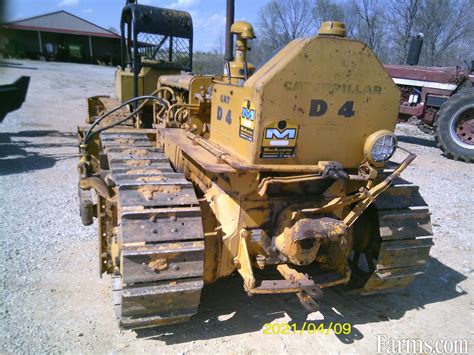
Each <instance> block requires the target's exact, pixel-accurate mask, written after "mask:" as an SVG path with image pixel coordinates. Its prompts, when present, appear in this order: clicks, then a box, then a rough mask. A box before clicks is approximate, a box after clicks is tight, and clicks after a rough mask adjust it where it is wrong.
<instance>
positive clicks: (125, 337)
mask: <svg viewBox="0 0 474 355" xmlns="http://www.w3.org/2000/svg"><path fill="white" fill-rule="evenodd" d="M10 63H13V65H8V66H6V65H5V62H3V63H0V64H1V66H0V84H5V83H8V82H12V81H13V80H15V79H16V78H17V77H18V76H20V75H30V76H31V77H32V80H31V84H30V89H29V92H28V97H27V100H26V102H25V103H24V105H23V107H22V108H21V109H20V110H18V111H16V112H13V113H11V114H9V115H8V116H7V118H6V119H5V121H4V122H3V124H1V125H0V189H1V190H0V231H1V236H0V260H1V261H0V270H1V279H0V282H1V289H0V292H1V297H0V320H1V321H0V352H2V353H4V352H6V353H18V352H21V353H45V352H48V353H49V352H74V353H76V352H99V353H104V352H107V353H110V352H113V353H116V352H124V353H136V352H165V353H191V352H202V353H204V352H205V353H212V352H213V353H216V352H217V353H229V352H231V353H239V354H249V353H264V352H265V353H266V352H273V353H308V352H315V351H319V352H344V353H369V352H375V351H376V350H377V337H376V335H377V334H386V335H387V336H389V337H392V338H395V339H402V338H411V339H413V338H419V339H447V338H448V339H460V338H463V339H469V341H470V343H471V344H470V347H471V350H472V335H473V323H472V312H473V307H472V301H473V298H472V296H471V294H472V292H473V291H474V288H473V286H474V285H473V282H472V280H473V272H474V266H473V262H472V260H473V258H472V237H473V235H474V225H473V223H472V218H473V211H474V208H473V204H472V200H473V197H474V196H473V191H474V179H473V173H474V165H469V164H466V163H462V162H456V161H452V160H448V159H446V158H445V157H444V156H442V154H441V152H440V151H439V150H438V149H437V148H436V146H435V143H434V141H433V139H432V137H431V136H429V135H426V134H423V133H421V132H420V131H419V130H418V129H417V128H416V127H415V126H413V125H410V124H403V125H399V127H398V130H397V133H398V135H399V138H400V141H401V145H402V146H403V147H405V148H407V149H410V150H412V151H414V152H415V153H416V154H418V158H417V159H416V160H415V162H414V163H413V164H412V165H411V166H410V168H409V169H408V170H407V171H406V173H405V174H404V177H405V178H406V179H407V180H411V181H413V182H414V183H416V184H418V185H420V188H421V192H422V194H423V196H424V197H425V199H426V201H427V202H428V203H429V205H430V208H431V210H432V213H433V216H432V222H433V226H434V233H435V237H434V240H435V243H436V245H435V246H434V248H433V249H432V253H431V257H430V260H429V265H428V272H427V273H426V274H425V275H423V276H422V277H420V278H418V279H417V280H416V281H415V283H414V284H413V285H412V286H410V287H409V288H408V289H406V290H404V291H402V292H399V293H393V294H386V295H376V296H366V297H352V296H348V295H345V294H343V293H342V292H341V291H340V290H338V289H330V290H328V291H326V292H325V296H324V299H323V304H322V309H321V311H320V312H317V313H313V314H310V315H309V316H308V319H309V320H319V321H321V322H323V323H324V324H326V325H327V324H328V323H329V322H341V323H343V322H349V323H351V325H352V329H353V331H352V333H351V334H350V335H349V336H336V335H334V334H333V333H330V334H329V335H322V334H313V335H310V334H303V335H297V334H289V335H263V332H262V329H263V327H264V324H265V323H270V322H296V323H298V324H299V322H302V321H304V320H306V315H305V314H304V313H303V312H302V310H301V306H300V305H299V303H298V301H297V300H296V297H294V296H289V295H288V296H286V295H285V296H255V297H252V298H249V297H247V295H246V294H245V293H244V292H243V289H242V284H241V280H240V279H239V277H236V276H234V277H230V278H227V279H223V280H220V281H219V282H217V283H216V284H213V285H208V286H206V287H205V289H204V292H203V296H202V304H201V307H200V313H199V314H198V315H197V316H195V317H194V318H193V319H192V320H191V321H190V322H188V323H186V324H184V325H181V326H174V327H173V326H170V327H166V328H160V329H152V330H143V331H139V332H134V331H120V330H119V329H118V327H117V325H116V323H115V319H114V315H113V308H112V304H111V291H110V287H109V286H110V279H109V277H107V276H104V277H103V278H99V274H98V256H97V240H96V234H95V229H94V227H89V228H85V227H83V226H82V225H81V223H80V219H79V216H78V208H77V205H78V203H77V196H76V194H77V189H76V185H77V175H76V165H77V147H76V144H77V140H76V137H75V130H76V126H77V125H78V124H82V123H83V122H84V118H85V116H86V110H87V108H86V103H85V98H86V97H87V96H92V95H97V94H108V95H113V76H114V70H113V68H107V67H99V66H89V65H77V64H63V63H43V62H35V61H10Z"/></svg>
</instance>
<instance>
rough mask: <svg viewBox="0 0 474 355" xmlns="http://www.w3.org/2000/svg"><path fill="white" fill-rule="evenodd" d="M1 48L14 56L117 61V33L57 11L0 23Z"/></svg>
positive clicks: (118, 47) (118, 45)
mask: <svg viewBox="0 0 474 355" xmlns="http://www.w3.org/2000/svg"><path fill="white" fill-rule="evenodd" d="M0 51H1V52H3V53H4V54H6V55H9V56H13V57H29V58H31V59H39V58H46V59H48V60H58V61H72V62H84V63H95V62H98V61H101V62H102V61H103V62H106V63H113V64H117V63H118V62H119V58H120V36H119V35H118V34H116V33H114V32H112V31H109V30H107V29H105V28H102V27H100V26H98V25H95V24H93V23H91V22H89V21H87V20H84V19H82V18H80V17H78V16H75V15H73V14H71V13H69V12H67V11H57V12H52V13H48V14H44V15H40V16H35V17H30V18H27V19H24V20H19V21H14V22H10V23H5V24H2V25H0Z"/></svg>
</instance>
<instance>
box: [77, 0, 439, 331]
mask: <svg viewBox="0 0 474 355" xmlns="http://www.w3.org/2000/svg"><path fill="white" fill-rule="evenodd" d="M227 15H228V16H227V18H228V21H227V34H228V35H227V39H226V41H227V43H226V57H225V59H226V64H225V68H224V70H223V74H222V75H214V76H209V75H208V76H205V75H194V74H192V73H191V70H192V41H193V32H192V31H193V26H192V19H191V16H190V15H189V14H188V13H186V12H181V11H175V10H167V9H161V8H156V7H150V6H145V5H139V4H136V3H135V2H133V1H128V2H127V4H126V6H125V8H124V9H123V12H122V20H121V31H122V64H121V66H120V67H119V68H118V69H117V72H116V91H117V96H118V99H112V98H109V97H101V96H96V97H92V98H89V118H88V119H87V123H88V124H89V125H87V126H84V127H79V129H78V132H79V139H80V162H79V173H80V179H79V200H80V214H81V217H82V221H83V224H84V225H91V224H93V220H94V218H97V225H98V234H99V255H100V272H101V273H108V274H111V275H112V276H111V278H112V290H113V301H114V306H115V310H116V316H117V318H118V320H119V324H120V326H121V327H123V328H143V327H151V326H160V325H167V324H173V323H180V322H184V321H186V320H188V319H189V318H190V317H191V316H193V315H194V314H196V312H197V310H198V305H199V302H200V296H201V290H202V288H203V287H204V285H205V284H209V283H212V282H214V281H216V280H217V279H219V278H222V277H225V276H228V275H231V274H232V273H234V272H238V273H239V274H240V275H241V276H242V279H243V288H244V290H245V292H247V293H248V294H249V295H265V294H283V293H294V294H295V295H296V296H297V297H298V298H299V300H300V301H301V304H302V305H303V306H304V307H305V309H307V310H308V311H309V312H311V311H317V310H318V308H319V303H320V300H321V297H322V295H323V290H324V289H325V288H327V287H332V286H337V285H345V286H344V288H347V289H348V290H350V291H351V292H359V293H362V294H370V293H377V292H385V291H391V290H395V289H400V288H403V287H405V286H407V285H408V284H410V283H411V282H412V281H413V280H414V278H415V277H416V275H419V274H421V273H423V271H424V267H425V264H426V261H427V258H428V255H429V250H430V248H431V246H432V245H433V242H432V229H431V223H430V213H429V211H428V208H427V206H426V203H425V202H424V200H423V199H422V198H421V196H420V194H419V191H418V187H417V186H415V185H413V184H411V183H409V182H407V181H405V180H402V179H401V178H400V174H401V173H402V171H403V170H404V169H405V168H406V167H407V166H408V165H409V164H410V163H411V162H412V161H413V159H414V158H415V155H414V154H412V153H409V152H407V151H405V150H404V149H402V148H400V147H398V146H397V139H396V136H395V135H394V133H393V132H394V128H395V123H396V120H397V115H398V109H399V99H400V92H399V90H398V89H397V87H396V86H395V84H394V82H393V81H392V79H391V78H390V77H389V75H388V74H387V72H386V71H385V70H384V68H383V66H382V64H381V63H380V62H379V60H378V59H377V57H376V56H375V55H374V53H373V52H372V51H371V49H370V48H368V47H367V46H366V45H365V44H364V43H362V42H359V41H355V40H351V39H348V38H346V30H345V27H344V24H342V23H338V22H324V23H323V24H322V26H321V28H320V29H319V33H318V35H316V36H314V37H310V38H301V39H296V40H294V41H292V42H290V43H289V44H288V45H286V46H285V47H284V48H282V49H281V50H280V51H279V52H278V53H276V54H275V55H274V56H273V57H272V58H271V59H269V60H268V61H266V62H265V63H263V64H262V65H261V66H259V67H258V68H256V67H254V66H253V65H251V64H250V63H248V62H247V51H248V49H249V47H248V43H249V40H251V39H253V38H254V37H255V34H254V30H253V28H252V26H251V25H250V24H249V23H247V22H243V21H237V22H234V4H233V1H232V0H230V1H228V4H227ZM234 38H235V50H234V49H233V48H234V43H233V40H234ZM397 148H398V149H397ZM395 153H396V154H397V156H400V157H401V158H400V159H399V160H398V162H395V161H393V160H391V158H392V156H393V155H394V154H395ZM259 297H264V296H259Z"/></svg>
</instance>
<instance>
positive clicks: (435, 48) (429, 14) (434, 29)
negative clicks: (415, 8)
mask: <svg viewBox="0 0 474 355" xmlns="http://www.w3.org/2000/svg"><path fill="white" fill-rule="evenodd" d="M473 3H474V2H473V1H472V0H437V1H433V0H422V4H421V8H420V17H419V30H420V32H422V33H423V34H424V36H425V40H424V45H423V56H422V61H423V62H424V64H426V65H440V64H441V63H442V62H443V59H444V57H445V56H446V54H447V51H448V49H450V48H455V45H456V44H459V42H460V41H462V39H463V38H467V37H468V36H469V35H471V36H472V35H474V33H473V29H472V22H473V21H472V11H473V10H474V6H473Z"/></svg>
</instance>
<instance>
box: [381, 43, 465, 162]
mask: <svg viewBox="0 0 474 355" xmlns="http://www.w3.org/2000/svg"><path fill="white" fill-rule="evenodd" d="M422 44H423V37H422V36H421V35H418V36H417V37H415V38H414V39H413V40H412V42H411V45H410V50H409V54H408V60H407V65H385V69H386V70H387V71H388V73H389V74H390V76H391V77H392V78H393V81H394V82H395V84H397V86H398V87H399V88H400V91H401V94H402V96H401V101H400V119H401V120H406V119H407V118H409V117H412V116H415V117H417V118H418V119H419V120H421V122H422V123H423V124H424V126H427V127H428V128H430V129H431V131H432V132H433V133H434V137H435V140H436V143H437V144H438V147H440V148H441V149H442V150H443V152H444V153H445V154H446V155H447V156H449V157H452V158H454V159H456V160H464V161H465V162H474V87H473V86H474V61H473V62H472V63H471V70H470V74H466V73H465V72H464V71H463V70H461V69H460V68H459V67H423V66H418V65H417V64H418V59H419V55H420V51H421V46H422Z"/></svg>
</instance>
